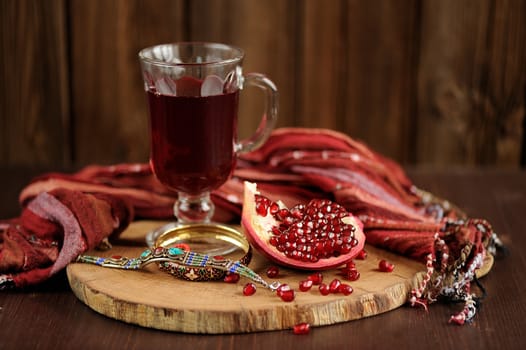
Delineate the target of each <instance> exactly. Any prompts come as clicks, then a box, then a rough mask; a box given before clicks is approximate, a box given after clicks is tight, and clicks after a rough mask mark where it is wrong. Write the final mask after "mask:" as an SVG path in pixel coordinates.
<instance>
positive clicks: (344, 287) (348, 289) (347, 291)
mask: <svg viewBox="0 0 526 350" xmlns="http://www.w3.org/2000/svg"><path fill="white" fill-rule="evenodd" d="M353 291H354V290H353V288H352V287H351V286H350V285H348V284H345V283H342V284H341V285H340V287H338V292H339V293H342V294H343V295H349V294H351V293H352V292H353Z"/></svg>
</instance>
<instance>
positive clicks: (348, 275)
mask: <svg viewBox="0 0 526 350" xmlns="http://www.w3.org/2000/svg"><path fill="white" fill-rule="evenodd" d="M343 277H344V278H345V279H346V280H349V281H357V280H358V279H359V278H360V272H359V271H358V270H356V269H349V270H345V271H344V272H343Z"/></svg>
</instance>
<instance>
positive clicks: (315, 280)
mask: <svg viewBox="0 0 526 350" xmlns="http://www.w3.org/2000/svg"><path fill="white" fill-rule="evenodd" d="M307 279H309V280H311V281H312V284H314V285H315V286H317V285H319V284H321V282H323V275H322V274H321V272H315V273H313V274H312V275H310V276H309V277H307Z"/></svg>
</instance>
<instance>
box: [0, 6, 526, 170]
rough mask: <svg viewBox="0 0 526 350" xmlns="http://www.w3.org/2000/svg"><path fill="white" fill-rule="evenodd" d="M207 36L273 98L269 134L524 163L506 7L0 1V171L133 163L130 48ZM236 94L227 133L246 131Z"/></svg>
mask: <svg viewBox="0 0 526 350" xmlns="http://www.w3.org/2000/svg"><path fill="white" fill-rule="evenodd" d="M180 40H205V41H218V42H224V43H229V44H234V45H237V46H240V47H242V48H244V49H245V51H246V60H245V65H244V68H245V71H246V72H249V71H258V72H262V73H265V74H267V75H268V76H269V77H270V78H271V79H272V80H274V82H275V83H276V84H277V86H278V88H279V90H280V116H279V118H280V119H279V123H278V124H279V126H305V127H324V128H331V129H335V130H339V131H342V132H345V133H347V134H349V135H351V136H353V137H355V138H358V139H361V140H364V141H365V142H366V143H367V144H369V145H370V146H371V147H373V148H374V149H376V150H377V151H379V152H381V153H383V154H384V155H386V156H389V157H391V158H393V159H395V160H397V161H399V162H401V163H402V164H408V165H410V164H423V165H428V166H434V167H446V166H451V165H453V166H497V167H520V166H524V165H525V164H526V154H525V153H526V152H525V148H526V147H525V123H526V122H525V119H526V118H525V113H526V112H525V105H526V2H525V1H522V0H499V1H497V0H428V1H418V0H398V1H388V0H385V1H382V0H371V1H359V0H331V1H327V0H308V1H301V0H266V1H259V0H193V1H190V0H175V1H172V0H111V1H107V0H46V1H39V0H1V1H0V50H1V52H0V72H1V79H0V165H20V164H21V165H35V164H37V165H44V166H57V167H58V166H60V167H64V166H81V165H85V164H89V163H101V164H110V163H116V162H131V161H146V160H147V158H148V132H147V128H148V123H147V115H146V98H145V97H144V92H143V86H142V81H141V76H140V72H139V64H138V60H137V53H138V51H139V50H140V49H141V48H143V47H146V46H150V45H153V44H158V43H164V42H170V41H180ZM260 97H261V96H260V95H258V92H257V91H251V90H248V91H244V92H243V97H242V107H241V112H240V134H241V136H244V135H248V134H250V133H251V131H252V130H254V128H255V126H256V120H257V118H258V113H259V111H260V109H261V101H260V100H261V98H260Z"/></svg>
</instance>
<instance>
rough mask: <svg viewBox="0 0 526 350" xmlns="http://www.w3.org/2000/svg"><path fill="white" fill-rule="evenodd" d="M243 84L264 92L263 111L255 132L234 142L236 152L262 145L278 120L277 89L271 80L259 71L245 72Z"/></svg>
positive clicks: (244, 151) (247, 150)
mask: <svg viewBox="0 0 526 350" xmlns="http://www.w3.org/2000/svg"><path fill="white" fill-rule="evenodd" d="M243 85H244V86H257V87H258V88H260V89H262V90H263V91H264V92H265V111H264V113H263V116H262V118H261V121H260V123H259V126H258V128H257V129H256V131H255V133H254V134H253V135H252V136H251V137H249V138H247V139H245V140H241V141H239V142H238V143H237V144H236V148H235V150H236V153H246V152H250V151H253V150H255V149H257V148H259V147H260V146H262V145H263V143H265V141H266V140H267V139H268V137H269V136H270V133H271V132H272V130H273V129H274V126H275V125H276V121H277V120H278V89H277V88H276V85H275V84H274V83H273V82H272V80H270V79H269V78H267V77H266V76H265V75H263V74H260V73H247V74H246V75H245V76H244V79H243Z"/></svg>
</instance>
